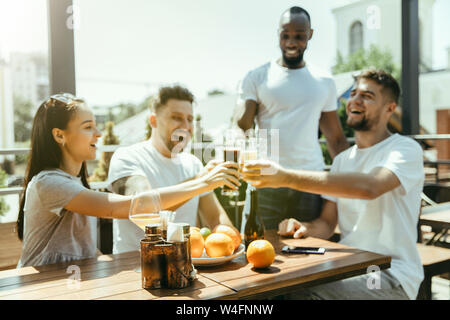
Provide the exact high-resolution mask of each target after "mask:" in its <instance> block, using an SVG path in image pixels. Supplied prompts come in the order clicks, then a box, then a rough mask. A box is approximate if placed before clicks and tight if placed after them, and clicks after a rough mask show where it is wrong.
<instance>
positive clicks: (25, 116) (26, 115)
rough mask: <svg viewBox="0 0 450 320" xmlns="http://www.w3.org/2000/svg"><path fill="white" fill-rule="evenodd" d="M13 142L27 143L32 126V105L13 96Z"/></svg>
mask: <svg viewBox="0 0 450 320" xmlns="http://www.w3.org/2000/svg"><path fill="white" fill-rule="evenodd" d="M13 106H14V140H15V141H20V142H24V141H28V140H29V139H30V136H31V127H32V125H33V115H32V113H31V112H32V109H33V105H32V104H31V102H30V101H27V100H25V99H23V98H22V97H20V96H14V98H13Z"/></svg>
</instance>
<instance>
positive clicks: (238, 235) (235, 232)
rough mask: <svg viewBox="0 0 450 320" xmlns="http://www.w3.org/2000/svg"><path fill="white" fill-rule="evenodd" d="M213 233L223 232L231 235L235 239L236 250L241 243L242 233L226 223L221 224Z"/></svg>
mask: <svg viewBox="0 0 450 320" xmlns="http://www.w3.org/2000/svg"><path fill="white" fill-rule="evenodd" d="M213 233H223V234H226V235H227V236H229V237H230V238H231V239H232V240H233V245H234V249H233V251H234V250H236V249H237V248H238V247H239V245H240V244H241V241H242V239H241V233H240V232H239V230H238V229H236V228H235V227H230V226H227V225H224V224H219V225H218V226H216V227H215V228H214V230H213Z"/></svg>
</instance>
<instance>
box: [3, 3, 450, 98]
mask: <svg viewBox="0 0 450 320" xmlns="http://www.w3.org/2000/svg"><path fill="white" fill-rule="evenodd" d="M397 1H399V0H397ZM350 2H352V0H320V1H318V0H297V1H289V0H276V1H275V0H273V1H269V0H265V1H260V0H259V1H258V0H245V1H244V0H228V1H218V0H195V1H185V0H166V1H156V0H151V1H149V0H94V1H92V0H74V3H75V5H76V6H77V7H78V9H79V11H78V13H79V14H78V17H79V19H78V20H77V21H78V26H77V28H76V29H75V59H76V61H75V62H76V78H77V94H78V95H80V96H82V97H84V98H86V99H87V101H88V103H89V104H91V105H110V104H115V103H119V102H140V101H142V100H143V98H144V97H145V96H146V95H148V94H151V93H153V92H154V91H155V90H156V89H157V87H158V86H159V85H160V84H169V83H174V82H178V83H181V84H183V85H186V86H187V87H188V88H189V89H190V90H191V91H193V93H194V94H195V95H196V97H197V99H201V98H203V97H205V96H206V93H207V92H208V91H209V90H211V89H214V88H218V89H222V90H225V91H228V92H235V89H236V86H237V83H238V81H239V79H241V78H242V77H243V76H244V75H245V73H246V72H247V71H248V70H250V69H252V68H254V67H257V66H259V65H261V64H263V63H265V62H267V61H269V60H270V59H274V58H277V57H278V56H279V54H280V51H279V48H278V39H277V38H278V36H277V27H278V20H279V17H280V15H281V13H282V12H283V11H284V10H285V9H287V8H289V7H290V6H293V5H299V6H302V7H304V8H305V9H307V10H308V11H309V12H310V14H311V17H312V26H313V28H314V29H315V33H314V38H313V41H311V42H310V44H309V48H308V50H307V52H306V54H305V59H306V61H308V62H310V63H312V64H314V65H316V66H319V67H320V68H322V69H323V70H325V71H330V69H331V66H332V65H333V64H334V62H335V52H336V43H335V38H336V35H335V21H334V18H333V15H332V12H331V9H332V8H334V7H337V6H341V5H344V4H347V3H350ZM448 12H450V0H436V3H435V6H434V11H433V14H434V26H433V28H434V35H433V49H434V57H433V59H434V63H433V66H434V68H444V67H446V66H447V55H446V52H445V51H444V50H445V48H446V47H450V36H449V34H448V30H450V20H449V19H448V17H447V16H446V15H447V14H446V13H448ZM46 21H47V12H46V0H15V1H11V0H0V55H7V54H8V52H14V51H42V52H47V46H48V44H47V39H48V37H47V24H46Z"/></svg>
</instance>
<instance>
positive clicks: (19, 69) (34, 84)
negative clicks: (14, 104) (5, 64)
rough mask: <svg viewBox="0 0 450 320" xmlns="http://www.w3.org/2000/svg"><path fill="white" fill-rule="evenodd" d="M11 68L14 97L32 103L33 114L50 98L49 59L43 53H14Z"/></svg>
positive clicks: (11, 56) (11, 55) (10, 61)
mask: <svg viewBox="0 0 450 320" xmlns="http://www.w3.org/2000/svg"><path fill="white" fill-rule="evenodd" d="M9 65H10V68H11V79H12V91H13V96H17V97H21V98H22V99H24V100H26V101H29V102H31V104H32V105H33V106H34V108H33V112H34V111H36V109H37V108H38V107H39V105H40V104H41V103H42V102H43V101H44V100H45V99H46V98H47V97H48V95H49V92H50V89H49V73H48V72H49V71H48V57H47V56H46V55H45V54H42V53H22V52H12V53H11V54H10V59H9Z"/></svg>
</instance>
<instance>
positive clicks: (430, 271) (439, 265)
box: [417, 243, 450, 300]
mask: <svg viewBox="0 0 450 320" xmlns="http://www.w3.org/2000/svg"><path fill="white" fill-rule="evenodd" d="M417 249H418V250H419V254H420V259H421V261H422V265H423V271H424V274H425V278H424V280H423V282H422V284H421V285H420V289H419V294H418V295H417V299H418V300H431V298H432V295H431V279H432V278H433V277H434V276H437V275H441V274H444V273H447V272H450V249H446V248H440V247H436V246H427V245H425V244H422V243H418V244H417Z"/></svg>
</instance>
